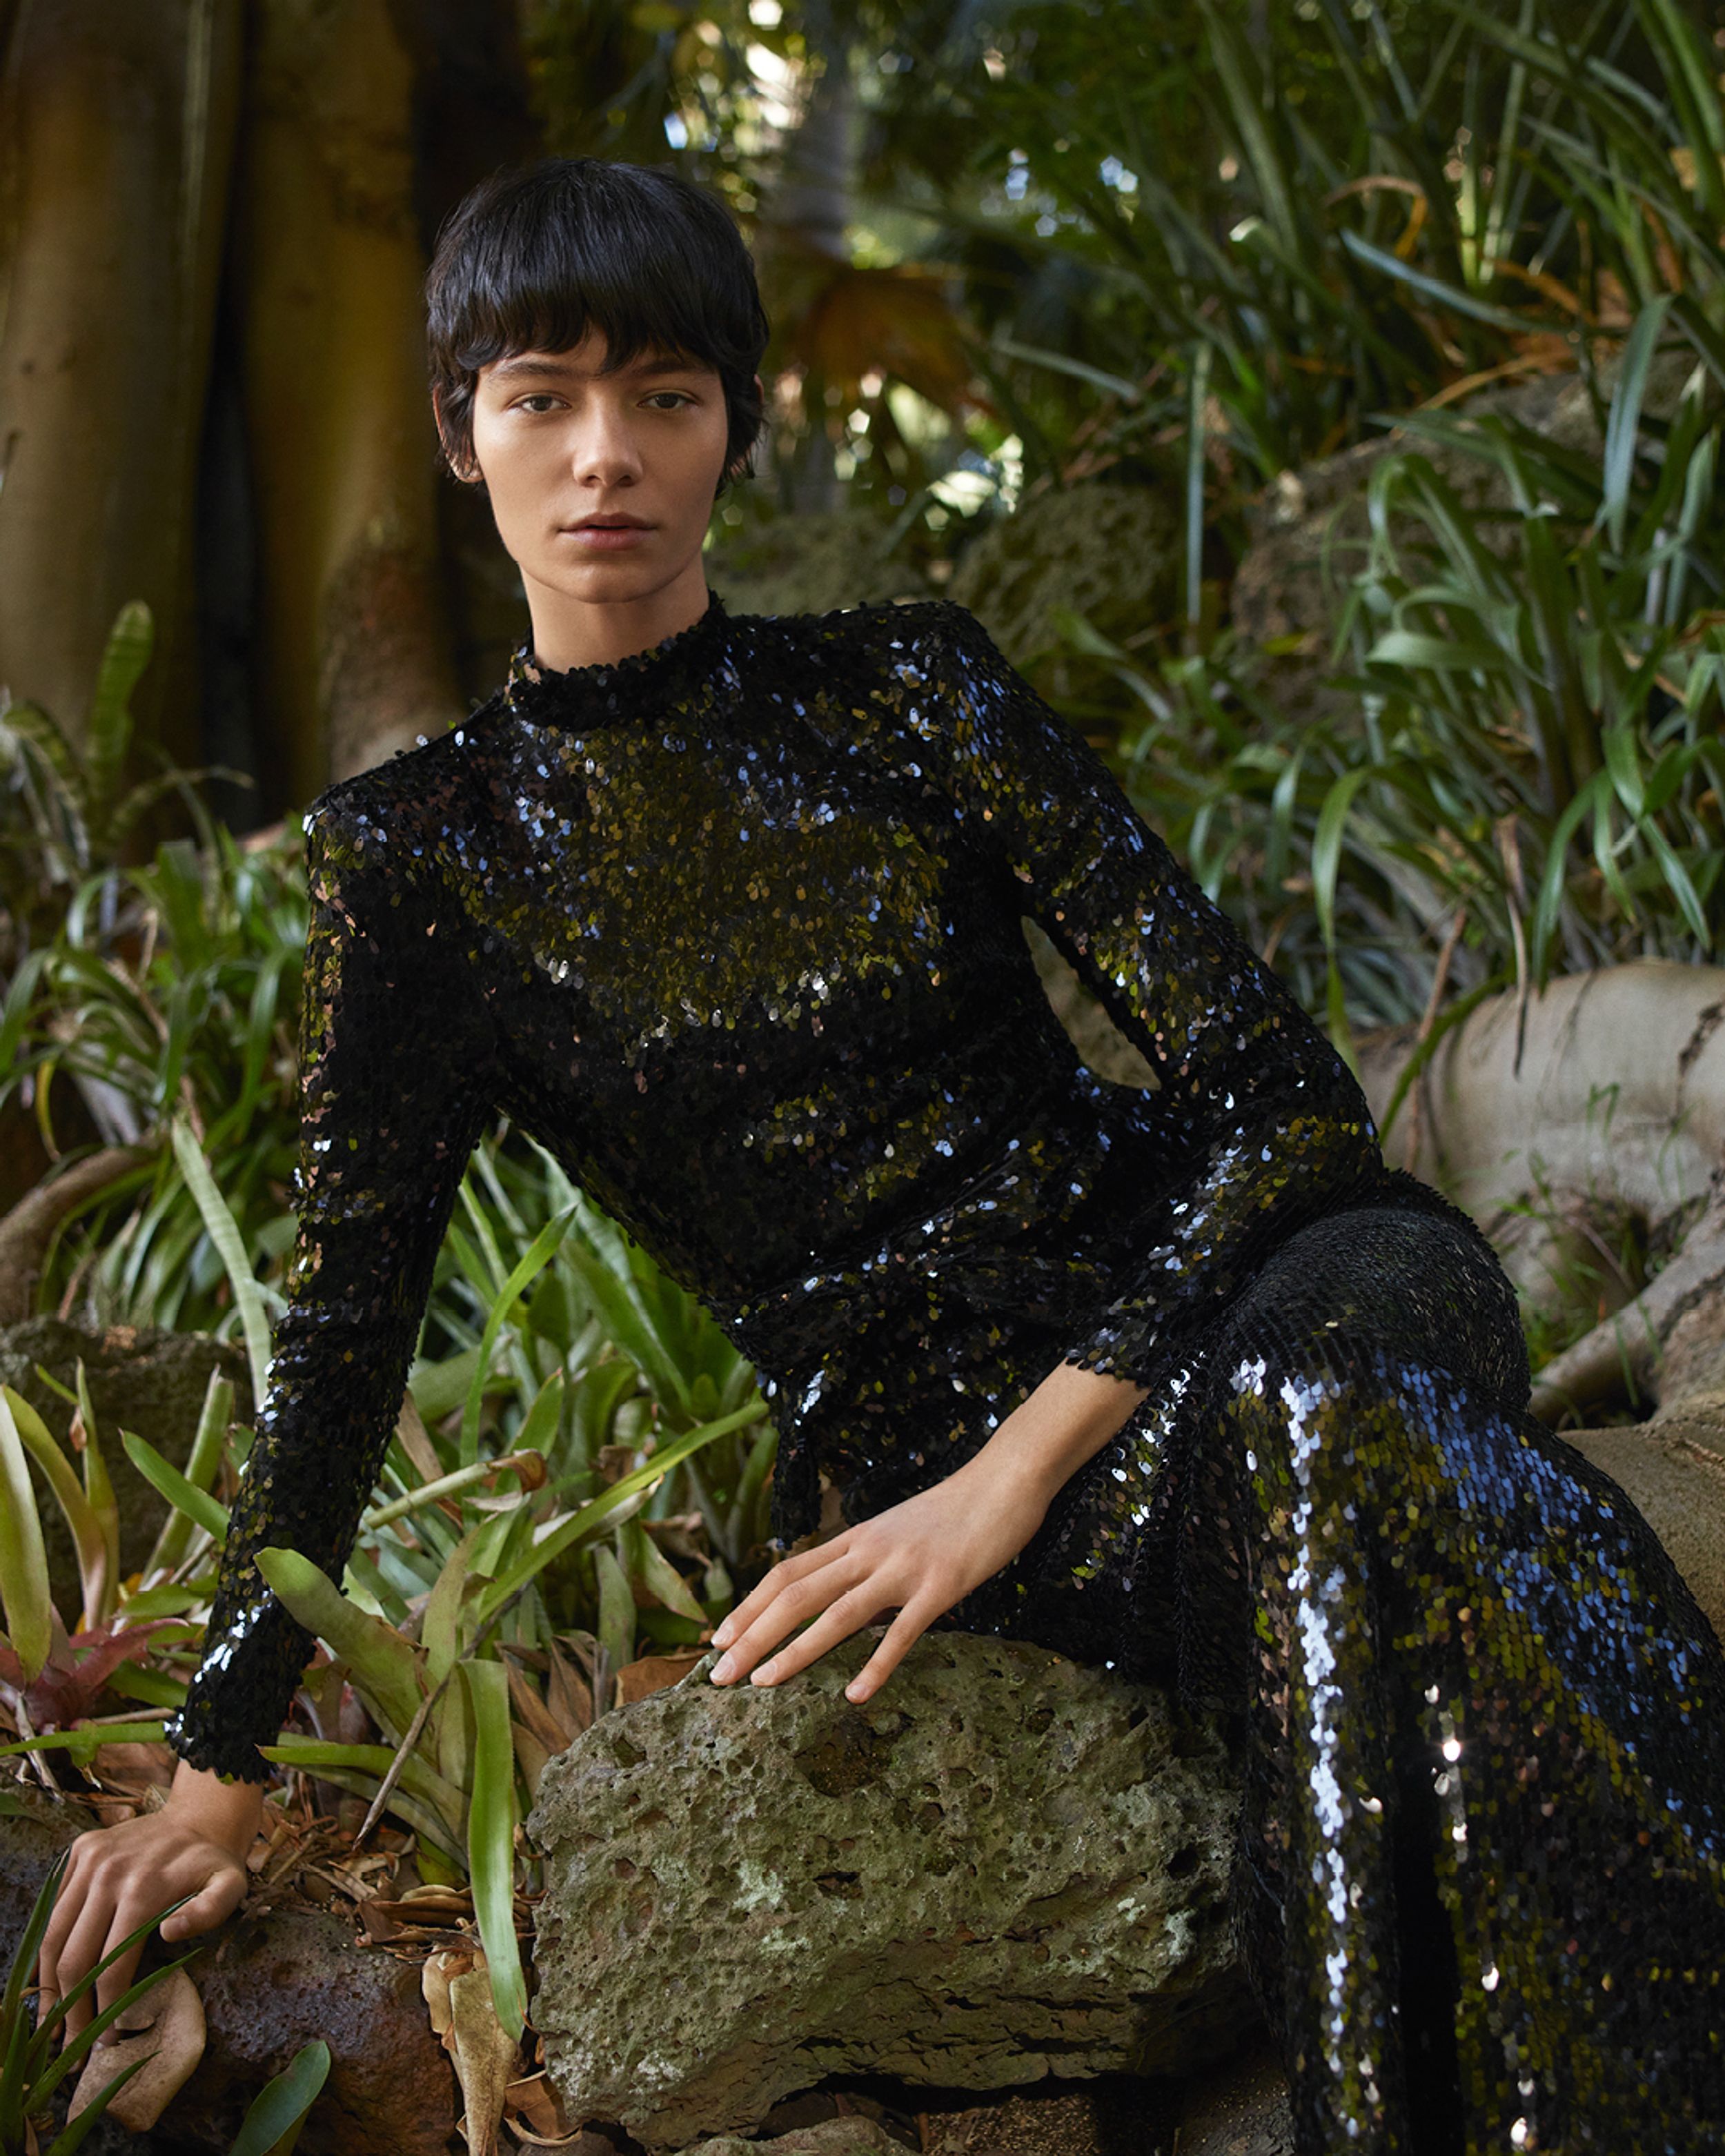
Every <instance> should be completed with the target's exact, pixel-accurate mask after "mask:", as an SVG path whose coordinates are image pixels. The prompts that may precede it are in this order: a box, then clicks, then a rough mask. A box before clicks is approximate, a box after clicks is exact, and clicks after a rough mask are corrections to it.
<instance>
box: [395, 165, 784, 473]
mask: <svg viewBox="0 0 1725 2156" xmlns="http://www.w3.org/2000/svg"><path fill="white" fill-rule="evenodd" d="M425 300H426V343H427V350H428V357H429V361H430V370H431V382H432V386H433V388H434V389H435V391H436V392H437V396H438V403H439V409H440V411H441V413H442V415H443V436H444V450H443V454H444V463H445V465H447V466H448V468H449V470H451V471H454V472H456V473H458V474H459V473H460V472H462V471H463V470H467V469H470V467H471V464H472V459H473V400H474V395H475V389H476V388H477V385H478V380H479V373H480V368H481V367H486V366H489V365H490V363H491V362H493V361H495V360H499V359H503V358H506V357H512V356H513V355H514V354H516V352H567V350H569V349H570V348H571V347H572V346H575V345H578V344H579V343H580V342H581V341H582V339H583V337H584V336H587V334H588V331H590V330H597V331H600V332H601V333H602V334H603V337H604V339H605V343H606V347H607V352H606V360H605V367H604V372H606V373H607V374H613V373H615V372H619V370H620V369H621V368H623V367H627V366H629V364H630V363H631V362H633V361H634V360H636V359H638V358H639V357H641V356H642V355H643V354H644V353H646V352H665V353H668V354H670V356H672V357H676V358H679V359H683V360H687V361H690V362H694V363H696V364H697V365H700V366H704V367H711V368H712V369H713V370H714V371H715V372H716V373H717V375H718V377H719V378H720V382H721V385H722V387H723V389H724V395H725V405H726V418H727V421H728V428H727V434H726V446H725V475H724V476H723V477H722V478H721V480H720V483H719V486H718V490H717V491H718V493H720V494H722V493H723V492H724V491H725V489H726V485H728V484H729V482H730V479H731V477H732V475H733V473H734V472H736V471H737V469H738V467H739V466H742V468H743V470H747V469H748V467H747V465H745V464H744V459H747V458H748V457H749V455H750V453H751V452H752V449H753V448H754V445H755V443H756V440H757V438H758V436H759V434H760V431H761V426H762V404H761V399H760V397H759V395H758V394H757V391H756V389H755V385H754V377H755V374H756V372H757V369H758V367H759V366H760V363H761V359H762V354H763V353H764V352H765V351H766V348H767V341H768V336H769V334H770V326H769V324H768V318H767V314H766V310H765V309H764V308H763V307H762V304H761V296H760V292H759V290H758V287H757V284H756V281H755V266H754V263H753V261H752V259H751V257H750V254H749V251H748V249H747V246H746V245H745V244H744V242H743V239H742V234H741V232H740V231H739V230H738V229H737V224H736V222H735V220H734V219H733V218H732V214H731V213H730V211H729V210H728V209H727V208H726V207H725V205H724V203H722V202H721V201H720V200H719V199H718V198H717V197H716V196H715V195H712V194H710V193H708V192H707V191H706V189H705V188H703V187H697V186H696V185H695V183H694V182H692V181H690V180H686V179H685V178H684V177H683V176H682V175H681V174H680V172H673V171H671V170H670V169H669V168H668V167H657V166H647V165H632V164H628V163H625V162H623V161H622V160H620V159H617V160H610V159H606V158H601V157H546V158H542V159H541V160H539V161H538V162H536V163H534V164H531V165H526V166H521V167H514V168H511V169H507V170H505V171H503V172H495V173H493V174H492V175H491V176H490V177H489V178H487V179H485V180H483V181H481V182H480V185H479V186H478V187H475V188H474V190H473V191H472V193H470V194H469V195H468V196H467V197H466V198H465V200H464V201H463V202H462V203H460V204H459V206H458V207H457V208H455V209H454V211H453V212H451V213H450V215H449V218H448V219H447V220H446V221H445V223H444V228H443V229H442V231H441V232H440V233H439V236H438V244H437V250H436V253H435V254H434V257H433V259H432V264H431V267H430V269H429V272H428V274H427V276H426V280H425Z"/></svg>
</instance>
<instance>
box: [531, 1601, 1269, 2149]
mask: <svg viewBox="0 0 1725 2156" xmlns="http://www.w3.org/2000/svg"><path fill="white" fill-rule="evenodd" d="M879 1639H880V1628H878V1627H877V1628H874V1629H873V1630H867V1631H865V1632H863V1633H860V1634H859V1635H855V1637H854V1638H852V1639H850V1640H846V1641H845V1642H844V1643H842V1645H839V1646H838V1647H835V1648H834V1649H832V1650H829V1652H828V1653H827V1654H825V1655H823V1656H821V1658H820V1659H819V1661H817V1662H816V1663H814V1664H813V1665H812V1666H810V1667H809V1668H808V1669H807V1670H804V1671H801V1672H799V1673H798V1676H795V1677H793V1678H792V1679H791V1680H789V1681H788V1682H786V1683H784V1684H783V1685H781V1686H772V1687H756V1686H751V1685H748V1684H743V1685H741V1686H733V1687H724V1688H721V1687H717V1686H713V1685H711V1683H710V1682H709V1681H708V1671H710V1670H711V1666H712V1663H713V1661H714V1660H715V1659H716V1657H714V1656H713V1655H706V1656H704V1657H703V1658H702V1660H701V1661H700V1662H699V1663H697V1664H696V1666H695V1668H694V1669H693V1670H691V1671H690V1673H689V1675H688V1676H686V1677H685V1678H684V1679H683V1680H682V1681H681V1682H680V1683H679V1684H676V1685H674V1686H670V1687H668V1688H667V1689H665V1690H664V1691H658V1692H655V1693H654V1694H652V1695H651V1696H650V1697H649V1698H647V1699H644V1700H642V1701H639V1702H637V1703H636V1704H635V1705H634V1706H633V1707H629V1708H627V1709H624V1710H620V1711H618V1712H614V1713H611V1714H608V1715H606V1716H604V1717H602V1718H601V1719H600V1720H599V1721H598V1722H597V1723H595V1724H594V1726H593V1728H591V1729H590V1730H588V1732H585V1733H584V1734H583V1736H582V1737H580V1738H578V1739H577V1740H576V1742H575V1743H574V1744H573V1745H572V1747H571V1748H570V1749H569V1750H568V1751H567V1753H563V1754H562V1755H561V1756H560V1757H559V1758H555V1759H553V1760H552V1762H551V1763H550V1764H549V1765H548V1766H547V1768H546V1770H545V1774H544V1778H543V1779H542V1782H541V1784H540V1788H539V1799H538V1802H537V1804H536V1807H535V1809H534V1810H533V1813H532V1815H531V1818H530V1819H529V1820H528V1822H527V1830H528V1833H529V1835H531V1837H532V1839H533V1840H535V1841H536V1843H537V1845H539V1847H540V1848H541V1849H542V1851H543V1852H544V1854H545V1857H546V1874H547V1891H546V1893H545V1897H544V1898H543V1900H542V1902H540V1904H539V1906H538V1910H537V1918H536V1921H537V1932H538V1938H537V1945H536V1955H535V1960H536V1968H537V1971H538V1980H539V1989H538V1992H537V1994H536V2003H535V2006H534V2025H535V2026H536V2028H537V2029H538V2030H540V2032H541V2034H542V2036H543V2038H544V2042H545V2051H546V2065H547V2071H548V2072H549V2073H550V2076H551V2077H552V2082H553V2083H554V2085H555V2086H556V2087H557V2089H558V2090H559V2092H560V2093H561V2094H562V2098H563V2102H564V2103H565V2106H566V2107H567V2109H568V2110H569V2112H570V2115H571V2116H572V2117H576V2118H602V2119H609V2120H619V2121H621V2123H623V2124H624V2126H626V2127H627V2128H628V2129H629V2132H630V2133H632V2134H634V2136H635V2137H636V2138H638V2139H639V2140H640V2141H642V2142H644V2143H646V2144H647V2145H648V2146H649V2148H678V2147H681V2146H684V2145H685V2144H687V2143H691V2142H693V2141H695V2140H696V2139H698V2138H701V2137H702V2136H704V2135H709V2134H713V2133H721V2132H725V2131H727V2130H732V2129H734V2128H746V2127H748V2126H750V2125H752V2124H753V2123H756V2122H757V2121H758V2120H759V2119H760V2118H761V2117H762V2116H763V2114H764V2113H765V2112H767V2110H768V2107H770V2106H771V2105H772V2103H773V2102H774V2100H775V2099H777V2098H778V2097H782V2096H783V2095H784V2094H786V2093H787V2092H790V2091H792V2090H795V2089H799V2088H807V2087H810V2086H812V2085H813V2084H814V2083H816V2082H819V2081H820V2080H821V2079H822V2078H823V2077H824V2076H829V2075H835V2074H860V2075H868V2074H880V2075H886V2076H895V2077H896V2078H897V2079H898V2080H900V2081H901V2082H911V2083H915V2084H920V2085H922V2086H925V2087H947V2088H953V2087H958V2088H978V2089H988V2088H1006V2087H1013V2086H1014V2085H1018V2084H1021V2083H1024V2082H1034V2081H1035V2080H1037V2079H1039V2078H1040V2077H1041V2076H1044V2075H1047V2074H1060V2075H1070V2076H1086V2075H1095V2074H1099V2073H1103V2072H1106V2071H1115V2070H1119V2071H1127V2072H1131V2073H1138V2074H1154V2073H1159V2072H1168V2071H1185V2070H1189V2069H1190V2068H1191V2067H1193V2066H1197V2065H1200V2064H1203V2063H1204V2062H1205V2061H1208V2060H1209V2059H1212V2058H1214V2056H1217V2055H1218V2054H1219V2052H1220V2051H1224V2050H1225V2049H1226V2048H1227V2047H1228V2046H1229V2045H1230V2043H1231V2042H1232V2041H1233V2040H1234V2039H1235V2035H1236V2034H1237V2032H1238V2031H1239V2030H1240V2028H1241V2027H1242V2026H1243V2025H1245V2023H1246V2022H1247V2021H1248V2020H1250V2008H1249V2006H1247V2005H1246V2004H1245V1993H1244V1988H1243V1985H1242V1984H1241V1983H1240V1979H1239V1977H1238V1975H1237V1974H1236V1972H1235V1969H1234V1967H1233V1963H1232V1960H1231V1956H1230V1946H1229V1941H1228V1932H1227V1924H1226V1919H1225V1895H1226V1886H1227V1879H1228V1873H1229V1868H1230V1850H1231V1838H1232V1834H1233V1828H1234V1814H1235V1800H1234V1795H1233V1790H1234V1777H1233V1774H1232V1773H1231V1771H1230V1760H1229V1758H1228V1755H1227V1753H1226V1749H1225V1747H1224V1743H1223V1741H1222V1738H1221V1736H1220V1733H1219V1730H1218V1728H1217V1727H1215V1726H1214V1725H1213V1724H1211V1723H1209V1722H1194V1721H1192V1720H1190V1719H1189V1718H1188V1717H1184V1716H1183V1715H1182V1714H1180V1713H1179V1712H1178V1709H1177V1708H1176V1707H1174V1706H1173V1704H1172V1703H1171V1702H1170V1701H1169V1700H1168V1698H1167V1697H1166V1696H1165V1695H1164V1694H1163V1693H1162V1692H1161V1691H1158V1690H1155V1689H1153V1688H1152V1687H1149V1686H1137V1685H1131V1684H1127V1683H1126V1682H1124V1681H1122V1680H1121V1679H1119V1678H1117V1677H1115V1676H1112V1675H1111V1674H1110V1673H1109V1672H1107V1671H1101V1670H1096V1669H1093V1668H1090V1667H1087V1666H1084V1665H1082V1664H1080V1663H1076V1662H1072V1661H1067V1660H1065V1658H1064V1657H1062V1656H1060V1655H1055V1654H1051V1653H1049V1652H1047V1651H1045V1650H1043V1649H1041V1648H1038V1647H1033V1646H1028V1645H1023V1644H1020V1643H1017V1642H1014V1641H1009V1640H997V1639H992V1638H983V1637H978V1636H975V1635H967V1634H963V1633H959V1632H938V1631H937V1632H933V1633H927V1634H925V1635H923V1636H922V1639H920V1640H917V1641H916V1643H915V1645H913V1646H912V1647H911V1650H910V1651H909V1653H908V1654H907V1655H906V1657H905V1659H904V1661H903V1662H902V1663H901V1665H900V1666H899V1667H898V1668H897V1669H896V1671H894V1673H893V1676H892V1677H891V1681H890V1682H889V1683H888V1684H887V1685H886V1686H885V1687H884V1688H883V1689H882V1691H880V1692H879V1693H878V1694H876V1696H875V1697H874V1698H872V1699H870V1701H868V1702H866V1704H865V1705H862V1706H856V1705H853V1704H852V1703H851V1702H850V1701H848V1700H847V1699H845V1697H844V1687H845V1684H846V1683H847V1682H848V1681H850V1678H851V1677H852V1676H854V1675H855V1673H856V1671H858V1670H859V1669H860V1668H861V1666H862V1665H863V1663H864V1661H865V1660H866V1659H867V1657H868V1655H869V1654H870V1653H871V1652H872V1650H873V1648H874V1646H875V1643H876V1642H877V1641H878V1640H879Z"/></svg>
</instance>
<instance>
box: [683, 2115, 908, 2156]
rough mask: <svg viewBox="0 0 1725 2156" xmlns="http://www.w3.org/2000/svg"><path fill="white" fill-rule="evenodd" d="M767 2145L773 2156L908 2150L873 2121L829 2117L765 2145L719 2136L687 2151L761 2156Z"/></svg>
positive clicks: (872, 2155)
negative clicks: (763, 2148)
mask: <svg viewBox="0 0 1725 2156" xmlns="http://www.w3.org/2000/svg"><path fill="white" fill-rule="evenodd" d="M763 2145H764V2146H765V2147H768V2148H771V2149H772V2150H773V2156H902V2152H903V2150H904V2148H905V2143H903V2142H902V2141H895V2140H894V2139H893V2138H892V2136H891V2134H890V2133H888V2132H887V2131H886V2128H885V2127H883V2126H879V2125H877V2124H876V2123H875V2121H874V2120H873V2119H872V2118H826V2119H823V2120H822V2121H821V2123H820V2124H819V2126H799V2127H795V2128H793V2129H792V2130H791V2132H790V2133H775V2134H774V2135H773V2138H772V2140H771V2141H770V2142H768V2143H764V2144H763V2143H761V2142H759V2141H751V2140H749V2139H747V2138H746V2137H745V2136H743V2135H742V2134H741V2133H716V2134H715V2135H714V2136H713V2137H712V2138H711V2140H708V2141H701V2142H698V2143H696V2146H695V2147H694V2148H689V2149H685V2151H684V2156H761V2150H762V2147H763Z"/></svg>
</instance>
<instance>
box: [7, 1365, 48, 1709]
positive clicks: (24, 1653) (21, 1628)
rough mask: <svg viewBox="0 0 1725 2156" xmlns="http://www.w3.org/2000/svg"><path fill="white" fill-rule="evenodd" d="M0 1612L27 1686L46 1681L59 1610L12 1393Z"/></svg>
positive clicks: (8, 1429) (9, 1408)
mask: <svg viewBox="0 0 1725 2156" xmlns="http://www.w3.org/2000/svg"><path fill="white" fill-rule="evenodd" d="M0 1607H3V1608H4V1609H5V1612H6V1630H7V1635H8V1637H9V1638H10V1640H11V1641H12V1648H13V1653H14V1654H15V1655H17V1656H18V1666H19V1667H20V1668H21V1669H22V1671H23V1677H24V1682H25V1683H26V1684H33V1683H34V1682H35V1681H36V1679H37V1678H38V1677H39V1676H41V1674H42V1671H43V1669H44V1666H46V1664H47V1661H48V1656H49V1650H50V1649H51V1648H52V1646H53V1645H54V1605H53V1601H52V1599H51V1597H50V1594H49V1584H48V1553H47V1551H46V1550H45V1549H44V1548H43V1543H42V1517H41V1515H40V1513H39V1512H38V1511H37V1509H36V1492H35V1491H34V1489H33V1487H32V1486H31V1483H30V1470H29V1466H28V1463H27V1461H26V1460H25V1457H24V1445H23V1439H22V1438H21V1437H20V1436H19V1435H18V1424H17V1423H16V1422H15V1421H14V1420H13V1413H12V1402H11V1399H10V1397H9V1389H8V1391H7V1392H0Z"/></svg>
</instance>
